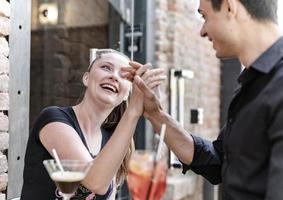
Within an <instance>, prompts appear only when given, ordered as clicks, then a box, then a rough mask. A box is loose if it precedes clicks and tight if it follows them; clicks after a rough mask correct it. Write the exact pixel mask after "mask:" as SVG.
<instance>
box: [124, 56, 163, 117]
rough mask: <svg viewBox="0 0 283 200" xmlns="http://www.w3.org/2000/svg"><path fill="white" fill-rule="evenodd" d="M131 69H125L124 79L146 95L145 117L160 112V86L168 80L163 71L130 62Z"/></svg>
mask: <svg viewBox="0 0 283 200" xmlns="http://www.w3.org/2000/svg"><path fill="white" fill-rule="evenodd" d="M129 65H130V67H123V68H122V72H123V73H122V74H123V77H124V78H126V79H127V80H129V81H131V82H132V83H133V84H135V85H136V86H137V87H138V88H139V90H140V91H141V92H142V93H143V95H144V113H143V115H144V117H146V118H149V117H150V115H154V113H157V112H159V111H160V110H161V109H162V108H161V104H160V99H159V86H160V84H161V83H163V82H164V81H165V80H166V76H165V75H164V70H163V69H158V68H156V69H152V66H151V64H149V63H147V64H145V65H142V64H140V63H138V62H134V61H132V62H129Z"/></svg>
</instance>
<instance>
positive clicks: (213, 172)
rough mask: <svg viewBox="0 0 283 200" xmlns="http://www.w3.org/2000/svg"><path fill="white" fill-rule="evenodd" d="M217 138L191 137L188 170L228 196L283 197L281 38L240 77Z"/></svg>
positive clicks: (237, 199) (271, 199)
mask: <svg viewBox="0 0 283 200" xmlns="http://www.w3.org/2000/svg"><path fill="white" fill-rule="evenodd" d="M238 82H239V87H238V88H237V89H236V91H235V94H234V97H233V99H232V101H231V104H230V106H229V110H228V119H227V123H226V125H225V126H224V127H223V128H222V130H221V132H220V135H219V136H218V138H217V140H215V141H213V142H209V141H206V140H204V139H202V138H200V137H197V136H193V139H194V145H195V153H194V158H193V162H192V163H191V165H185V164H183V169H184V172H185V171H186V170H188V169H191V170H193V171H194V172H195V173H197V174H201V175H203V176H204V177H205V178H206V179H208V180H209V181H210V182H212V183H213V184H218V183H221V182H222V184H223V199H224V200H230V199H233V200H234V199H235V200H257V199H268V200H280V199H283V38H280V39H279V40H278V41H277V42H275V43H274V44H273V45H272V46H271V47H270V48H269V49H268V50H267V51H265V52H264V53H263V54H262V55H261V56H260V57H259V58H258V59H257V60H256V61H255V62H254V63H253V64H252V65H251V66H250V67H249V68H248V69H245V70H243V71H242V73H241V74H240V76H239V78H238Z"/></svg>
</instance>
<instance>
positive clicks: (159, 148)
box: [155, 124, 166, 162]
mask: <svg viewBox="0 0 283 200" xmlns="http://www.w3.org/2000/svg"><path fill="white" fill-rule="evenodd" d="M165 130H166V124H162V125H161V131H160V138H159V142H158V147H157V153H156V157H155V162H156V161H157V160H159V159H160V158H161V150H162V146H163V140H164V136H165Z"/></svg>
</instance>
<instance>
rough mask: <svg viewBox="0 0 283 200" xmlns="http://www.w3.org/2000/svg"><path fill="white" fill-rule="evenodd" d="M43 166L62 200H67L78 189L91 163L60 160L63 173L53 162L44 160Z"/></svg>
mask: <svg viewBox="0 0 283 200" xmlns="http://www.w3.org/2000/svg"><path fill="white" fill-rule="evenodd" d="M43 164H44V166H45V168H46V170H47V171H48V174H49V176H50V178H51V179H52V180H53V181H54V182H55V184H56V186H57V187H58V189H59V190H60V192H61V195H62V197H63V199H64V200H69V199H70V198H71V197H72V196H73V195H74V194H75V192H76V190H77V189H78V186H79V184H80V182H81V181H82V180H83V179H84V178H85V176H86V174H87V172H88V170H89V168H90V166H91V162H85V161H80V160H61V165H62V167H63V169H64V170H63V171H62V170H60V167H59V165H58V163H57V162H56V161H55V160H53V159H50V160H44V161H43Z"/></svg>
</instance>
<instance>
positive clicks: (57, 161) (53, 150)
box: [52, 149, 64, 172]
mask: <svg viewBox="0 0 283 200" xmlns="http://www.w3.org/2000/svg"><path fill="white" fill-rule="evenodd" d="M52 154H53V156H54V158H55V161H56V163H57V165H58V167H59V169H60V171H61V172H64V169H63V167H62V164H61V162H60V159H59V157H58V154H57V152H56V150H55V149H52Z"/></svg>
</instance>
